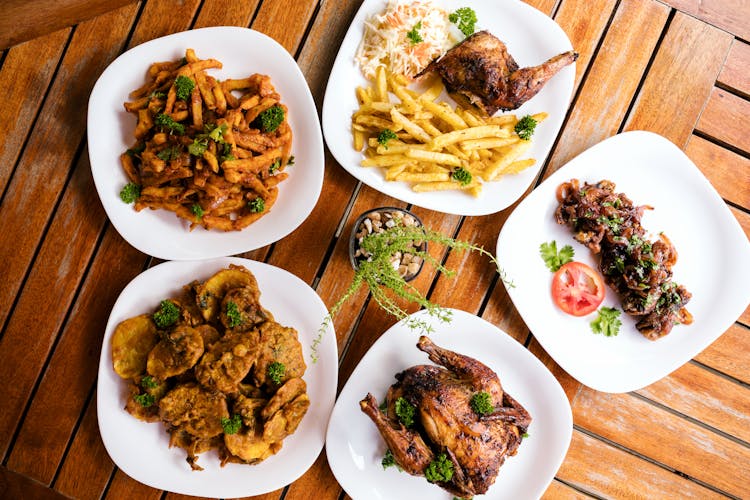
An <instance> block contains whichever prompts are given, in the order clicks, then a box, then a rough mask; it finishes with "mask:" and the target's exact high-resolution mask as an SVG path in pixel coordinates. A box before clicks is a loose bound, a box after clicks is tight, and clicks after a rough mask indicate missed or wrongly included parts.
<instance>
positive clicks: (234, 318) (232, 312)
mask: <svg viewBox="0 0 750 500" xmlns="http://www.w3.org/2000/svg"><path fill="white" fill-rule="evenodd" d="M244 322H245V320H244V319H243V318H242V313H241V312H240V308H239V307H237V304H235V303H234V302H232V301H231V300H230V301H229V302H227V323H229V328H234V327H235V326H240V325H241V324H242V323H244Z"/></svg>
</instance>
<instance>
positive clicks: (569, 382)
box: [529, 337, 582, 405]
mask: <svg viewBox="0 0 750 500" xmlns="http://www.w3.org/2000/svg"><path fill="white" fill-rule="evenodd" d="M529 351H530V352H531V353H532V354H533V355H534V356H536V357H537V358H538V359H539V361H541V362H542V363H543V364H544V366H546V367H547V369H548V370H549V371H550V372H552V375H554V376H555V378H556V379H557V381H558V382H559V383H560V386H561V387H562V389H563V391H565V395H566V396H567V397H568V401H570V404H571V405H572V404H573V402H574V401H575V398H576V396H577V395H578V392H579V391H580V390H581V387H582V385H581V383H580V382H579V381H577V380H576V379H574V378H573V377H572V376H571V375H570V374H568V372H566V371H565V370H563V369H562V368H560V365H558V364H557V363H556V362H555V360H554V359H552V356H550V355H549V354H548V353H547V351H545V350H544V348H543V347H542V345H541V344H540V343H539V341H538V340H537V339H536V337H533V338H532V339H531V342H530V343H529Z"/></svg>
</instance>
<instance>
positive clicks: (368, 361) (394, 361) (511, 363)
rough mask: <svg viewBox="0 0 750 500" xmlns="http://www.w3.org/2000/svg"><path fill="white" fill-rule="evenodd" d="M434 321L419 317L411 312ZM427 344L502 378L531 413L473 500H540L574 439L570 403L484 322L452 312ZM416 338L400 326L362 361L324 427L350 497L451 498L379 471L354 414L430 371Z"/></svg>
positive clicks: (376, 441) (372, 436) (371, 433)
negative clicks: (422, 369) (513, 450)
mask: <svg viewBox="0 0 750 500" xmlns="http://www.w3.org/2000/svg"><path fill="white" fill-rule="evenodd" d="M416 314H418V315H423V316H424V319H427V320H428V321H432V319H431V318H430V316H428V315H427V314H425V313H424V311H421V312H418V313H416ZM434 323H435V324H434V327H435V333H432V334H431V335H430V338H431V339H432V340H434V341H435V343H436V344H438V345H440V346H441V347H446V348H448V349H451V350H454V351H457V352H460V353H462V354H466V355H468V356H472V357H474V358H476V359H478V360H479V361H481V362H483V363H484V364H486V365H487V366H489V367H490V368H492V369H493V370H495V371H496V372H497V374H498V376H499V377H500V381H501V383H502V384H503V388H504V389H505V390H506V391H508V393H509V394H510V395H512V396H513V397H514V398H515V399H516V400H518V401H519V402H520V403H521V404H522V405H523V406H524V407H525V408H526V409H527V410H528V412H529V413H530V414H531V416H532V418H533V421H532V423H531V426H530V427H529V430H528V434H529V437H528V438H527V439H524V441H523V443H522V444H521V446H520V448H519V449H518V453H517V454H516V456H513V457H508V458H507V460H506V461H505V463H504V464H503V466H502V467H501V468H500V473H499V475H498V477H497V481H496V482H495V484H494V485H493V486H492V487H490V489H489V491H488V492H487V493H486V494H485V495H482V496H481V497H478V498H488V499H499V498H539V497H540V496H541V494H542V493H544V491H545V489H546V488H547V486H548V485H549V483H550V481H552V479H553V478H554V476H555V473H556V472H557V469H558V468H559V467H560V464H561V463H562V461H563V458H564V457H565V453H566V452H567V450H568V445H569V444H570V438H571V435H572V432H573V419H572V415H571V411H570V405H569V403H568V399H567V397H566V396H565V393H564V392H563V390H562V388H561V387H560V384H559V383H558V382H557V380H555V378H554V377H553V376H552V374H551V373H550V372H549V371H548V370H547V368H545V367H544V365H542V363H541V362H540V361H539V360H538V359H537V358H535V357H534V356H533V355H532V354H531V353H530V352H529V351H528V350H526V349H525V348H524V347H523V346H522V345H521V344H519V343H518V342H516V341H515V340H513V339H512V338H511V337H510V336H508V335H507V334H506V333H505V332H503V331H501V330H499V329H498V328H497V327H495V326H494V325H492V324H490V323H488V322H487V321H485V320H483V319H481V318H478V317H477V316H474V315H472V314H469V313H467V312H464V311H459V310H456V309H454V310H453V320H452V321H451V323H449V324H445V323H439V322H437V321H434ZM417 340H418V335H416V334H415V333H414V332H413V331H410V330H409V329H408V328H407V327H405V326H404V324H403V322H399V323H397V324H396V325H394V326H393V327H392V328H391V329H389V330H388V331H387V332H385V333H384V334H383V335H382V336H381V337H380V339H378V341H377V342H375V344H374V345H373V346H372V348H371V349H370V350H369V351H368V352H367V354H365V356H364V357H363V358H362V360H361V361H360V363H359V365H358V366H357V368H356V369H355V370H354V372H353V373H352V375H351V377H349V381H348V382H347V383H346V386H345V387H344V389H343V390H342V391H341V394H339V397H338V400H337V401H336V406H335V407H334V410H333V414H332V415H331V421H330V423H329V424H328V433H327V438H326V453H327V455H328V463H329V464H330V466H331V470H332V471H333V474H334V475H335V476H336V479H337V480H338V482H339V483H340V484H341V486H342V487H343V488H344V490H346V492H347V493H348V494H349V495H350V496H351V497H352V498H358V499H359V498H367V499H414V498H436V499H441V498H442V499H446V500H450V499H451V498H453V497H452V495H450V494H449V493H447V492H445V491H444V490H442V489H440V488H439V487H438V486H435V485H433V484H430V483H428V482H427V481H426V480H425V479H424V478H423V477H415V476H410V475H409V474H407V473H405V472H398V471H397V470H396V469H395V468H394V467H392V468H389V469H388V470H383V467H382V465H381V464H380V461H381V459H382V458H383V454H384V453H385V451H386V445H385V442H384V441H383V439H382V438H381V436H380V434H379V433H378V431H377V429H376V428H375V424H373V423H372V421H371V420H370V418H369V417H367V416H366V415H365V414H364V413H362V411H361V410H360V408H359V401H360V400H362V399H363V398H364V397H365V395H367V393H368V392H371V393H372V394H373V395H374V396H375V397H376V398H377V399H378V401H379V402H382V401H383V398H384V396H385V393H386V391H387V390H388V387H390V385H391V384H393V383H394V382H395V381H396V379H395V378H394V375H395V374H396V373H398V372H400V371H402V370H404V369H406V368H408V367H410V366H414V365H418V364H431V362H430V361H429V360H428V358H427V355H426V354H425V353H423V352H422V351H420V350H419V349H417V347H416V344H417Z"/></svg>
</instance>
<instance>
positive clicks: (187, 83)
mask: <svg viewBox="0 0 750 500" xmlns="http://www.w3.org/2000/svg"><path fill="white" fill-rule="evenodd" d="M174 88H175V92H176V93H177V99H180V100H182V101H185V100H187V98H188V97H190V94H191V92H193V89H194V88H195V82H194V81H193V80H192V79H191V78H188V77H187V76H183V75H179V76H178V77H177V78H176V79H175V81H174Z"/></svg>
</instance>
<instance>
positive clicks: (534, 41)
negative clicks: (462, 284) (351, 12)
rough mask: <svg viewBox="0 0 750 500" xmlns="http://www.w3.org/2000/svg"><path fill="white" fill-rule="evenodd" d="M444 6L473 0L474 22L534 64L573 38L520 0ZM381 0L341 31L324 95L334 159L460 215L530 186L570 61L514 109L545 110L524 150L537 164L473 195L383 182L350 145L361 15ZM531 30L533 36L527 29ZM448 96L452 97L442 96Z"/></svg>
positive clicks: (562, 99) (567, 86) (556, 124)
mask: <svg viewBox="0 0 750 500" xmlns="http://www.w3.org/2000/svg"><path fill="white" fill-rule="evenodd" d="M435 3H436V4H437V5H439V6H441V7H443V8H444V9H445V10H447V11H448V12H453V11H455V10H456V9H458V8H460V7H467V6H468V7H471V8H473V9H474V10H475V11H476V13H477V18H478V22H477V30H480V29H487V30H489V31H490V32H491V33H492V34H494V35H495V36H497V37H498V38H499V39H500V40H502V41H503V42H504V43H505V44H506V45H507V46H508V52H509V53H510V54H512V55H513V57H514V59H515V60H516V62H518V64H519V65H520V66H522V67H524V66H535V65H537V64H541V63H542V62H544V61H546V60H547V59H549V58H550V57H553V56H556V55H557V54H560V53H561V52H565V51H567V50H571V49H572V47H571V44H570V40H569V39H568V37H567V35H566V34H565V32H564V31H563V30H562V29H561V28H560V26H558V25H557V23H555V21H553V20H552V19H550V18H549V17H548V16H546V15H544V14H543V13H542V12H540V11H538V10H536V9H535V8H533V7H531V6H529V5H527V4H525V3H523V2H520V1H518V0H502V1H494V2H488V1H481V2H480V1H478V0H468V1H465V0H438V1H436V2H435ZM385 7H386V2H385V1H384V0H365V1H364V2H363V3H362V7H360V9H359V11H358V12H357V15H356V16H355V17H354V20H353V21H352V24H351V26H350V27H349V31H347V33H346V37H345V38H344V41H343V43H342V44H341V48H340V49H339V53H338V55H337V56H336V61H335V63H334V65H333V70H332V71H331V76H330V77H329V79H328V86H327V88H326V95H325V99H324V101H323V133H324V134H325V138H326V143H327V144H328V148H329V149H330V150H331V153H332V154H333V156H334V158H336V161H338V162H339V164H341V166H342V167H344V168H345V169H346V170H347V171H348V172H349V173H350V174H352V175H353V176H354V177H356V178H357V179H359V180H360V181H362V182H364V183H365V184H367V185H368V186H370V187H372V188H373V189H377V190H378V191H380V192H382V193H385V194H387V195H389V196H392V197H394V198H396V199H399V200H401V201H404V202H407V203H412V204H414V205H417V206H420V207H424V208H429V209H431V210H437V211H438V212H444V213H450V214H457V215H486V214H491V213H494V212H499V211H500V210H502V209H504V208H506V207H508V206H510V205H511V204H513V202H515V201H516V200H517V199H518V198H519V197H520V196H521V195H522V194H523V193H524V192H526V189H527V188H528V187H529V185H530V184H531V182H532V181H533V180H534V179H535V178H536V175H537V174H538V173H539V169H540V168H541V166H542V165H544V162H545V161H546V159H547V155H548V154H549V152H550V149H551V148H552V144H553V143H554V141H555V137H557V133H558V132H559V130H560V127H561V126H562V122H563V119H564V118H565V113H566V111H567V109H568V104H569V103H570V97H571V94H572V92H573V83H574V80H575V64H571V65H569V66H567V67H565V68H563V69H562V70H561V71H560V72H559V73H558V74H557V75H555V76H554V77H553V78H552V79H551V80H550V81H549V82H547V84H546V85H545V86H544V88H543V89H542V90H541V91H540V92H539V93H538V94H537V95H536V96H535V97H534V98H532V99H531V100H529V101H528V102H526V103H525V104H524V105H523V106H521V107H520V108H518V109H517V110H515V111H513V113H514V114H516V115H518V116H523V115H527V114H534V113H538V112H542V111H546V112H547V113H549V118H547V119H546V120H545V121H543V122H542V123H541V124H539V126H538V127H537V129H536V132H535V133H534V138H533V145H532V147H531V149H530V150H529V151H528V153H527V154H526V156H527V157H529V158H535V159H536V164H535V165H534V166H533V167H530V168H528V169H526V170H524V171H523V172H521V173H520V174H518V175H509V176H506V177H503V178H502V180H500V181H498V182H489V183H485V184H484V186H483V188H482V194H481V196H479V197H478V198H474V197H473V196H471V195H469V194H466V193H461V192H456V191H441V192H428V193H415V192H414V191H412V189H411V188H410V187H409V185H408V184H407V183H404V182H386V181H385V179H384V177H383V172H382V169H378V168H370V167H367V168H365V167H362V166H360V161H362V159H363V155H362V153H361V152H359V151H355V150H354V148H353V146H352V134H351V117H352V113H353V112H354V111H356V110H357V109H358V107H359V106H358V105H357V99H356V96H355V93H354V91H355V88H356V87H358V86H362V85H366V84H367V80H366V79H365V77H364V76H363V75H362V73H361V71H360V69H359V66H357V64H356V62H355V61H354V55H355V54H356V52H357V47H358V46H359V42H360V40H361V39H362V34H363V31H364V21H365V19H366V18H368V17H369V16H371V15H373V14H377V13H379V12H382V11H383V10H385ZM530 34H533V36H530ZM443 97H444V98H445V99H446V100H447V101H448V102H451V103H452V102H453V101H452V100H450V98H448V97H447V96H445V95H443Z"/></svg>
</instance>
